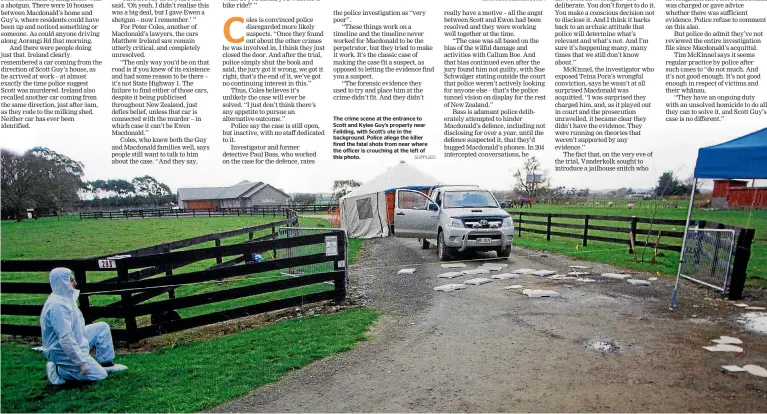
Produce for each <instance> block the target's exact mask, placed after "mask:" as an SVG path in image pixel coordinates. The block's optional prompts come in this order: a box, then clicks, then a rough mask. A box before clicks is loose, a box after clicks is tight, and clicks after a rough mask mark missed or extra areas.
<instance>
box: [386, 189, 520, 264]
mask: <svg viewBox="0 0 767 414" xmlns="http://www.w3.org/2000/svg"><path fill="white" fill-rule="evenodd" d="M394 236H396V237H409V238H417V239H422V240H423V248H425V249H428V248H429V240H436V243H437V251H438V252H439V258H440V260H450V259H451V258H452V256H453V255H454V254H455V253H456V252H463V251H495V252H497V253H498V257H503V258H505V257H509V254H511V245H512V242H513V241H514V223H513V221H512V218H511V215H509V213H507V212H506V211H505V210H503V209H502V208H501V207H500V205H499V204H498V200H496V199H495V197H494V196H493V194H492V193H490V192H489V191H487V190H484V189H482V188H480V187H477V186H441V187H436V188H434V189H433V190H431V192H430V193H429V196H426V195H424V194H423V193H421V192H419V191H415V190H406V189H401V190H397V194H396V196H395V201H394Z"/></svg>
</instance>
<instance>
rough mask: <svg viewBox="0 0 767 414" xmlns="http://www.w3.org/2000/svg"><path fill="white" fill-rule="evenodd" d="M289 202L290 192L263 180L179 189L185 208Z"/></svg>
mask: <svg viewBox="0 0 767 414" xmlns="http://www.w3.org/2000/svg"><path fill="white" fill-rule="evenodd" d="M289 202H290V196H289V195H288V194H286V193H285V192H283V191H282V190H279V189H276V188H274V187H272V186H271V185H269V184H266V183H262V182H256V183H254V182H250V181H242V182H239V183H237V184H235V185H233V186H231V187H201V188H179V189H178V205H179V207H180V208H185V209H186V208H188V209H204V210H207V209H217V208H250V207H254V206H270V205H283V204H288V203H289Z"/></svg>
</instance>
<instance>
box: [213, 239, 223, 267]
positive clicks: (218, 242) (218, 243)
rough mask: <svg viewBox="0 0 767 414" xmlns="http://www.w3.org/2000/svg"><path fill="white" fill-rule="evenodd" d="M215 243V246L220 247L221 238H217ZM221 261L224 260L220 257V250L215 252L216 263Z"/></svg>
mask: <svg viewBox="0 0 767 414" xmlns="http://www.w3.org/2000/svg"><path fill="white" fill-rule="evenodd" d="M215 243H216V247H221V239H219V238H217V239H216V240H215ZM223 261H224V260H223V258H222V257H221V253H220V252H216V264H221V263H222V262H223Z"/></svg>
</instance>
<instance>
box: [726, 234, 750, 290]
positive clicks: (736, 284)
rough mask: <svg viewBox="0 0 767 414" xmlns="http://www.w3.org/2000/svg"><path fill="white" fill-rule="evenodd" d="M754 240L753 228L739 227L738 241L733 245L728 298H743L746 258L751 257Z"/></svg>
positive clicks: (746, 266)
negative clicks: (733, 256)
mask: <svg viewBox="0 0 767 414" xmlns="http://www.w3.org/2000/svg"><path fill="white" fill-rule="evenodd" d="M753 241H754V229H740V232H739V233H738V241H737V243H736V245H735V260H734V261H733V264H732V276H730V289H729V295H728V298H729V299H730V300H741V299H743V286H745V284H746V270H747V268H748V259H750V258H751V243H752V242H753Z"/></svg>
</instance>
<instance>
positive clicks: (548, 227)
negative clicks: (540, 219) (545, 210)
mask: <svg viewBox="0 0 767 414" xmlns="http://www.w3.org/2000/svg"><path fill="white" fill-rule="evenodd" d="M547 216H548V218H547V220H546V241H551V214H548V215H547Z"/></svg>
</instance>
